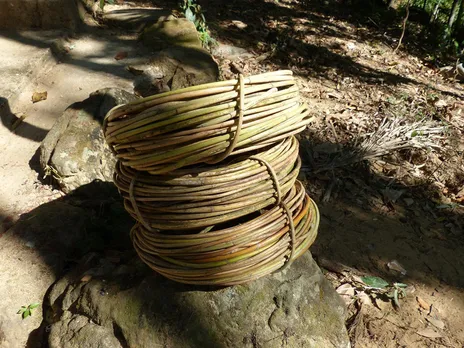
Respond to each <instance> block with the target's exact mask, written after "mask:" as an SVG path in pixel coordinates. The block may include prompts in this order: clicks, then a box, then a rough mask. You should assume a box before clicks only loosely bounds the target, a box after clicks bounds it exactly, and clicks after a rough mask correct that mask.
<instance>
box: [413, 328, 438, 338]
mask: <svg viewBox="0 0 464 348" xmlns="http://www.w3.org/2000/svg"><path fill="white" fill-rule="evenodd" d="M417 334H418V335H421V336H424V337H427V338H438V337H443V335H442V334H441V333H439V332H436V331H435V330H433V329H432V328H431V327H428V328H426V329H423V330H420V331H417Z"/></svg>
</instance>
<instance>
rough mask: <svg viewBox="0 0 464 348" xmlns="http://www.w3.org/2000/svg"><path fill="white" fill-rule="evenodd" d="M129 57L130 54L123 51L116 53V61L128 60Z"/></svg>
mask: <svg viewBox="0 0 464 348" xmlns="http://www.w3.org/2000/svg"><path fill="white" fill-rule="evenodd" d="M127 56H128V53H127V52H126V51H121V52H118V53H116V55H115V56H114V59H116V60H121V59H124V58H127Z"/></svg>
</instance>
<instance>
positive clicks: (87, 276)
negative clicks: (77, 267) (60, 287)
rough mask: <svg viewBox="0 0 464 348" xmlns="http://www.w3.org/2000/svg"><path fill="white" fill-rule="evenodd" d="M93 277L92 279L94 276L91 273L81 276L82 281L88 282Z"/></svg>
mask: <svg viewBox="0 0 464 348" xmlns="http://www.w3.org/2000/svg"><path fill="white" fill-rule="evenodd" d="M91 279H92V276H91V275H90V274H86V275H85V276H83V277H82V278H81V282H84V283H86V282H88V281H90V280H91Z"/></svg>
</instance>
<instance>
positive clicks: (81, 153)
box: [40, 88, 136, 192]
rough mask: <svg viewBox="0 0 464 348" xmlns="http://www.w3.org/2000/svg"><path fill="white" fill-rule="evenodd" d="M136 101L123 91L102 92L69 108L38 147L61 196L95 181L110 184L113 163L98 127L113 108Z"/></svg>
mask: <svg viewBox="0 0 464 348" xmlns="http://www.w3.org/2000/svg"><path fill="white" fill-rule="evenodd" d="M135 99H136V97H135V95H133V94H131V93H129V92H126V91H124V90H120V89H114V88H105V89H102V90H99V91H96V92H94V93H92V94H91V95H90V97H89V98H87V99H86V100H84V101H82V102H78V103H74V104H72V105H71V106H70V107H68V108H67V109H66V111H65V112H64V113H63V115H62V116H61V117H60V118H59V119H58V120H57V121H56V122H55V124H54V126H53V128H52V129H51V130H50V132H49V133H48V134H47V136H46V137H45V139H44V140H43V142H42V144H41V145H40V165H41V168H42V170H43V171H44V173H45V174H46V175H52V176H53V177H54V178H55V179H56V181H57V182H58V184H59V185H60V187H61V189H62V190H63V191H64V192H70V191H72V190H74V189H76V188H77V187H79V186H82V185H85V184H88V183H90V182H92V181H94V180H96V179H98V180H102V181H112V178H113V171H114V166H115V163H116V159H115V157H114V156H113V154H112V153H111V150H110V149H109V147H108V146H107V144H106V143H105V140H104V136H103V131H102V127H101V124H102V121H103V118H104V117H105V115H106V113H107V112H108V111H109V110H110V109H111V108H112V107H114V106H115V105H118V104H123V103H127V102H129V101H132V100H135Z"/></svg>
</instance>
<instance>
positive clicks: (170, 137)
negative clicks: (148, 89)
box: [104, 70, 309, 174]
mask: <svg viewBox="0 0 464 348" xmlns="http://www.w3.org/2000/svg"><path fill="white" fill-rule="evenodd" d="M308 113H309V111H308V108H307V106H306V104H302V103H301V102H300V100H299V94H298V87H297V85H296V81H295V79H294V78H293V76H292V72H291V71H287V70H285V71H277V72H271V73H266V74H261V75H256V76H251V77H248V78H240V79H239V81H237V80H229V81H221V82H215V83H209V84H204V85H199V86H193V87H189V88H185V89H180V90H176V91H172V92H167V93H162V94H157V95H154V96H150V97H147V98H144V99H141V100H137V101H134V102H132V103H129V104H126V105H121V106H118V107H116V108H114V109H112V110H111V111H110V112H109V113H108V114H107V116H106V118H105V123H104V133H105V138H106V141H107V143H108V144H109V145H110V147H111V148H112V150H113V151H114V153H115V154H116V157H117V158H118V159H119V160H120V161H121V162H122V164H123V165H125V166H129V167H132V168H134V169H137V170H140V171H147V172H149V173H151V174H162V173H167V172H170V171H172V170H174V169H177V168H181V167H185V166H188V165H191V164H195V163H201V162H209V163H211V162H213V163H214V162H219V161H220V160H222V159H224V158H226V157H227V156H228V155H235V154H240V153H244V152H249V151H253V150H256V149H260V148H263V147H266V146H268V145H271V144H274V143H277V142H279V141H281V140H282V139H285V138H287V137H289V136H291V135H294V134H296V133H299V132H301V131H302V130H303V129H304V128H305V127H306V126H307V125H308V122H309V118H308Z"/></svg>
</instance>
